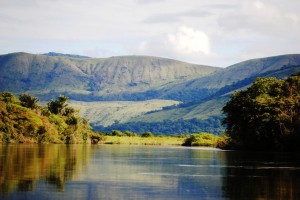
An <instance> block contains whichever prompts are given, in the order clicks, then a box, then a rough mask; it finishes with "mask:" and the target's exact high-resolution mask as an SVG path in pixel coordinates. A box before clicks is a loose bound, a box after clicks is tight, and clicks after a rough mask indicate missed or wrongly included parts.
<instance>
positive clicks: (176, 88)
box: [0, 53, 300, 134]
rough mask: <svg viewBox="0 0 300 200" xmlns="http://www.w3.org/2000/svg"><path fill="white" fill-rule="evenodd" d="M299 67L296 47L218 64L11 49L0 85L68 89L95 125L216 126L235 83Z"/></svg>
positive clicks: (184, 129) (2, 62)
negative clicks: (292, 51)
mask: <svg viewBox="0 0 300 200" xmlns="http://www.w3.org/2000/svg"><path fill="white" fill-rule="evenodd" d="M298 72H300V54H290V55H281V56H273V57H267V58H259V59H252V60H248V61H244V62H240V63H237V64H235V65H232V66H229V67H226V68H218V67H210V66H205V65H195V64H189V63H184V62H181V61H176V60H172V59H166V58H157V57H149V56H119V57H110V58H97V59H96V58H74V57H69V56H65V55H62V56H60V55H57V56H47V55H35V54H27V53H13V54H7V55H2V56H0V91H12V92H15V93H24V92H28V93H31V94H33V95H35V96H38V97H39V98H40V99H42V100H49V99H51V98H56V97H57V95H59V94H65V95H67V96H69V97H70V98H71V100H73V101H72V102H73V104H74V106H75V107H77V108H79V109H81V113H82V115H84V116H85V117H88V118H90V119H91V124H92V125H93V127H94V128H95V129H97V130H99V131H109V130H112V129H120V130H126V129H128V130H132V131H136V132H143V131H146V130H150V131H153V132H154V133H167V134H171V133H191V132H199V131H208V132H214V133H220V132H222V130H223V127H222V125H221V121H222V113H221V109H222V107H223V106H224V104H225V103H226V102H227V100H228V99H229V97H230V94H231V93H232V92H233V91H235V90H241V89H244V88H247V87H248V86H249V85H250V84H251V83H252V82H253V81H254V80H255V79H256V78H257V77H270V76H274V77H277V78H282V79H284V78H286V77H288V76H290V75H291V74H293V73H298ZM154 99H156V100H154ZM74 100H75V101H74ZM105 100H106V101H114V102H109V103H108V102H103V101H105ZM137 100H138V102H137ZM146 100H147V101H146ZM124 101H125V102H124ZM180 102H181V103H180Z"/></svg>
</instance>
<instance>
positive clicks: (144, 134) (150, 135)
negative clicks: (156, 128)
mask: <svg viewBox="0 0 300 200" xmlns="http://www.w3.org/2000/svg"><path fill="white" fill-rule="evenodd" d="M141 136H142V137H154V135H153V133H151V132H150V131H146V132H144V133H142V135H141Z"/></svg>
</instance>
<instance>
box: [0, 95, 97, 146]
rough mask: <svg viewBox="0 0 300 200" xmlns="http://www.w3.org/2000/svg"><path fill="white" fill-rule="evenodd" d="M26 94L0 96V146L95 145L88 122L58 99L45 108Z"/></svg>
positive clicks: (66, 99)
mask: <svg viewBox="0 0 300 200" xmlns="http://www.w3.org/2000/svg"><path fill="white" fill-rule="evenodd" d="M38 101H39V99H38V98H37V97H34V96H31V95H29V94H21V95H19V97H16V96H15V95H13V94H12V93H10V92H2V93H0V143H1V142H2V143H67V144H69V143H87V142H89V140H90V141H92V142H93V141H97V139H98V135H97V134H95V133H93V132H92V130H91V127H90V125H89V123H88V120H86V119H84V118H82V117H79V113H78V111H77V110H75V109H74V108H72V107H70V106H68V104H67V101H68V97H66V96H59V97H58V98H57V99H56V100H51V101H49V102H48V103H47V105H46V106H41V105H39V104H38Z"/></svg>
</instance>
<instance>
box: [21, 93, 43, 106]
mask: <svg viewBox="0 0 300 200" xmlns="http://www.w3.org/2000/svg"><path fill="white" fill-rule="evenodd" d="M19 100H20V102H21V106H24V107H26V108H31V109H34V108H36V107H37V106H38V104H37V102H38V101H39V99H38V98H37V97H34V96H31V95H30V94H20V95H19Z"/></svg>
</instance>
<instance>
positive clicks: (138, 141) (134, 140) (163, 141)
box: [99, 136, 186, 146]
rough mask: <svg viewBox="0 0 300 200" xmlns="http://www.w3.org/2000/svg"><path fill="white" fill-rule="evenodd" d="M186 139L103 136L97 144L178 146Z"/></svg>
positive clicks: (177, 137) (175, 137)
mask: <svg viewBox="0 0 300 200" xmlns="http://www.w3.org/2000/svg"><path fill="white" fill-rule="evenodd" d="M185 139H186V137H179V136H154V137H141V136H133V137H126V136H122V137H119V136H104V138H103V140H102V141H100V142H99V144H125V145H158V146H173V145H174V146H180V145H182V144H183V143H184V141H185Z"/></svg>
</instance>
